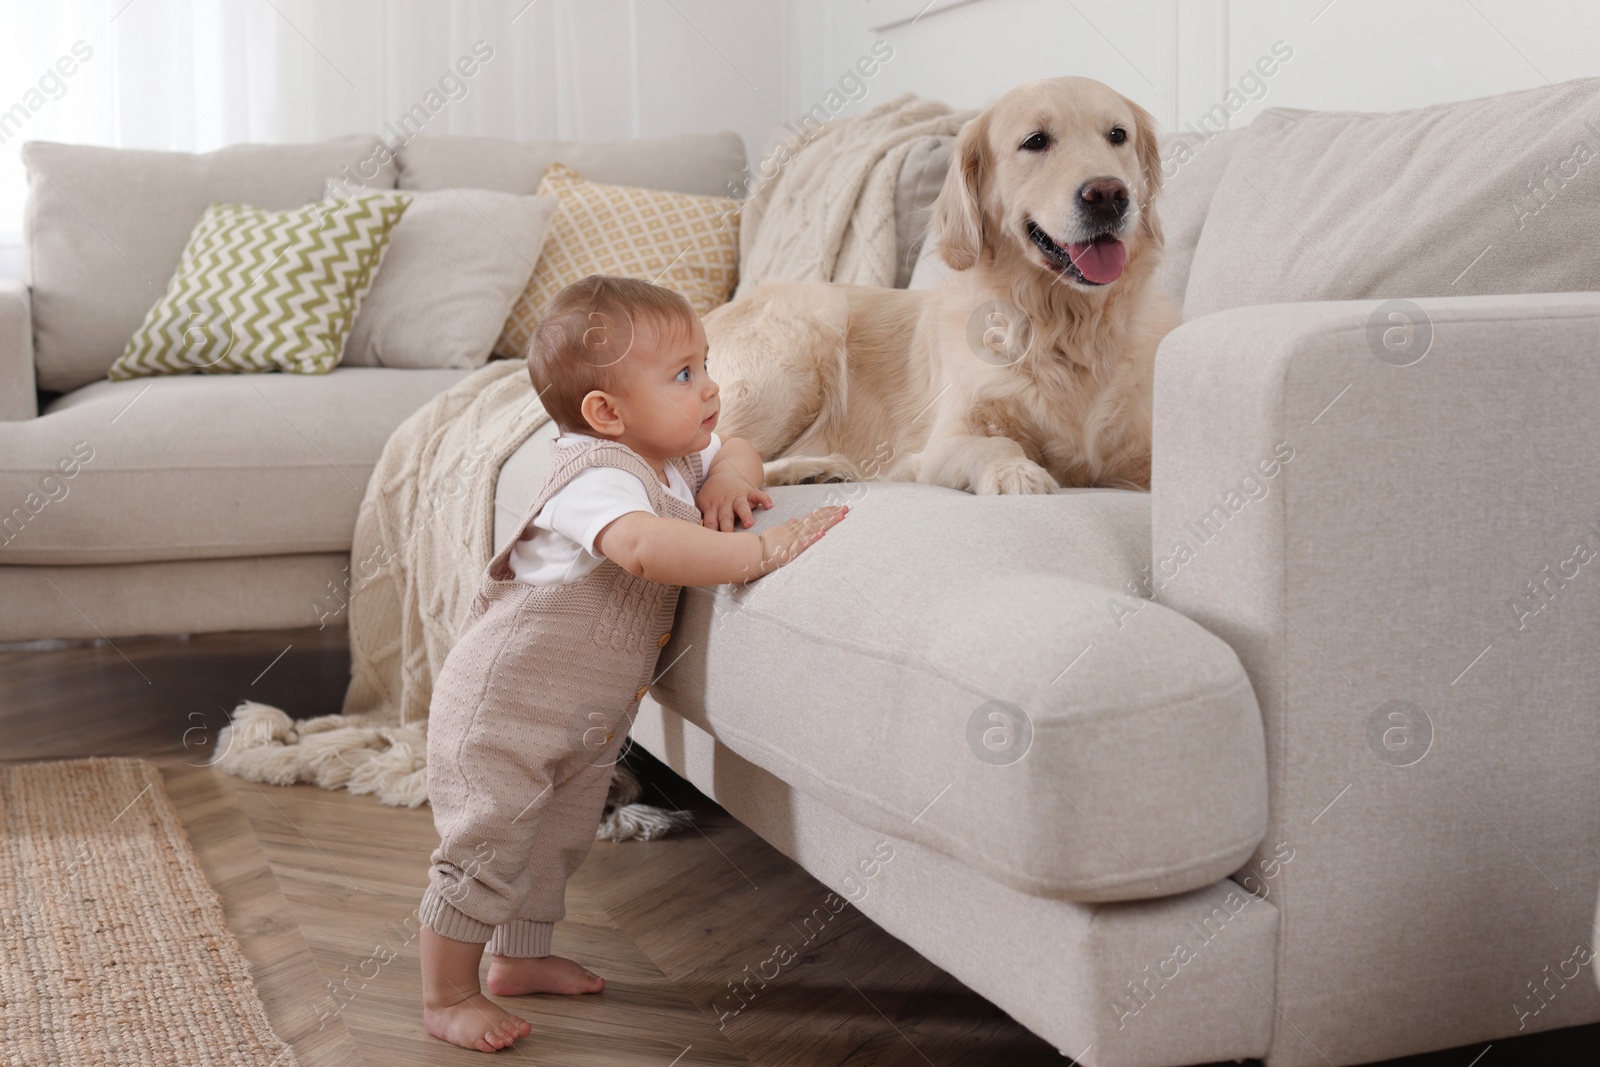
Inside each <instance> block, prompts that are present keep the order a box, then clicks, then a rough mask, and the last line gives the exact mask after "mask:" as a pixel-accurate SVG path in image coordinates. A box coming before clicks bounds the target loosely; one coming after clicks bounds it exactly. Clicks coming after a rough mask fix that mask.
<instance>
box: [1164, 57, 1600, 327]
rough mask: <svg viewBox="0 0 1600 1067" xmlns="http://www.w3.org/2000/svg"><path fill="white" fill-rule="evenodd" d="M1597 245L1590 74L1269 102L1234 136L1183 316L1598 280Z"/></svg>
mask: <svg viewBox="0 0 1600 1067" xmlns="http://www.w3.org/2000/svg"><path fill="white" fill-rule="evenodd" d="M1597 239H1600V78H1581V79H1577V80H1574V81H1567V82H1562V83H1560V84H1557V85H1550V86H1541V87H1539V88H1536V89H1525V90H1522V91H1519V92H1513V93H1504V94H1502V95H1500V96H1491V97H1484V98H1481V99H1476V100H1462V101H1459V102H1455V103H1448V104H1435V105H1433V106H1431V107H1423V108H1415V109H1412V110H1409V111H1396V112H1390V113H1385V114H1369V113H1365V112H1350V111H1301V110H1291V109H1287V108H1270V109H1268V110H1267V111H1264V112H1262V113H1261V115H1260V116H1259V117H1258V118H1257V119H1256V120H1255V121H1254V122H1252V123H1251V124H1250V125H1249V126H1246V127H1245V128H1244V129H1243V130H1241V131H1240V133H1239V136H1238V137H1237V138H1236V143H1235V144H1234V145H1233V153H1232V157H1231V158H1230V159H1229V161H1228V166H1227V170H1226V171H1225V172H1224V173H1223V176H1222V181H1221V183H1220V185H1219V186H1218V187H1217V191H1216V194H1215V195H1214V196H1213V197H1212V199H1211V207H1210V209H1209V211H1208V212H1207V214H1206V220H1205V226H1204V229H1203V230H1202V231H1201V234H1200V240H1199V242H1198V244H1197V245H1196V247H1195V252H1194V261H1193V264H1192V265H1191V267H1190V270H1189V283H1188V288H1187V290H1186V292H1185V295H1184V308H1183V317H1184V319H1185V320H1188V319H1193V318H1196V317H1198V316H1201V315H1208V314H1211V313H1212V312H1216V311H1222V310H1225V309H1228V308H1234V307H1239V306H1242V305H1246V304H1272V303H1282V302H1288V301H1296V300H1345V299H1361V298H1370V297H1382V298H1398V297H1415V296H1446V295H1451V294H1456V293H1460V294H1487V293H1540V292H1569V291H1576V290H1591V289H1600V256H1597V255H1596V254H1595V247H1596V243H1597Z"/></svg>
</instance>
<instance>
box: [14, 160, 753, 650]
mask: <svg viewBox="0 0 1600 1067" xmlns="http://www.w3.org/2000/svg"><path fill="white" fill-rule="evenodd" d="M379 146H380V142H379V141H378V140H377V139H376V138H374V137H359V136H358V137H346V138H340V139H337V140H332V141H327V142H323V143H320V144H309V145H271V146H268V145H240V146H235V147H232V148H227V149H224V150H222V151H220V152H214V153H210V154H207V155H199V156H196V155H188V154H183V153H170V152H143V151H131V150H122V149H102V148H89V147H83V146H74V145H57V144H48V143H32V144H29V145H27V146H25V148H24V154H23V158H24V162H25V163H26V165H27V167H28V171H29V179H30V190H29V203H28V210H27V216H26V222H25V225H26V235H25V242H26V254H27V257H28V263H29V274H30V284H27V285H20V284H15V283H8V284H0V420H3V421H0V604H4V605H5V607H6V610H5V611H3V612H0V641H23V640H30V639H37V638H64V637H96V636H101V637H111V638H115V637H118V636H121V635H125V634H168V633H182V632H207V631H216V630H238V629H258V628H280V627H297V626H308V625H309V626H320V625H324V624H328V623H335V624H338V625H344V619H343V614H342V612H341V611H340V604H341V603H342V601H343V599H345V598H347V597H348V593H346V592H345V591H344V590H345V588H346V586H345V585H344V581H345V572H344V570H343V568H344V567H345V566H346V565H347V564H348V563H349V553H350V542H351V538H352V535H353V532H354V529H355V521H356V511H357V509H358V508H359V506H360V503H361V497H362V493H363V491H364V490H365V488H366V484H367V477H368V475H369V474H370V473H371V472H372V469H373V466H374V464H375V463H376V462H377V459H378V455H379V453H380V452H381V451H382V449H383V444H384V442H385V441H386V440H387V439H388V437H389V434H390V433H391V432H392V431H393V430H394V428H395V427H396V426H398V425H399V424H400V422H401V421H402V420H403V419H405V417H406V416H407V415H409V414H411V413H412V412H413V411H415V410H416V409H417V408H419V407H421V406H422V405H423V404H424V403H426V402H427V401H428V400H429V399H430V398H431V397H433V396H435V395H437V394H439V393H441V392H443V391H444V390H446V389H448V388H449V387H450V386H451V385H452V384H454V383H455V382H457V381H459V380H460V379H461V378H462V377H464V376H465V375H466V374H467V373H469V372H468V371H465V370H452V369H434V370H412V369H398V368H390V367H351V366H341V367H338V368H336V369H335V370H334V371H333V372H332V373H330V374H328V375H325V376H319V377H305V376H300V375H294V374H242V375H186V376H174V377H159V378H148V379H131V380H124V381H110V380H108V379H107V378H106V370H107V368H109V367H110V365H111V363H112V361H113V360H115V359H116V357H117V356H118V355H119V354H120V353H121V351H122V347H123V345H124V344H125V343H126V341H127V339H128V337H129V336H130V335H131V334H132V333H133V331H134V330H135V329H137V328H138V326H139V324H140V322H141V321H142V319H143V317H144V315H145V313H146V312H147V311H148V310H149V308H150V306H151V305H152V304H153V303H155V301H156V299H157V298H158V297H159V296H160V295H161V293H162V292H163V291H164V290H165V287H166V284H167V280H168V279H169V278H170V277H171V275H172V272H173V270H174V269H175V268H176V266H177V263H178V257H179V256H180V254H181V253H182V251H183V247H184V244H185V242H186V241H187V239H188V236H189V232H190V230H191V228H192V227H193V226H194V223H195V221H196V220H198V219H199V217H200V214H201V212H202V211H203V210H204V209H205V206H206V205H207V204H208V203H210V202H211V201H213V200H230V201H237V202H244V203H250V204H255V205H257V206H261V207H266V208H286V207H292V206H295V205H298V204H302V203H306V202H308V201H310V200H314V199H316V198H318V197H320V196H321V195H322V190H323V182H324V179H325V178H326V177H328V176H333V175H340V174H345V173H356V174H360V175H361V176H362V177H366V176H367V175H369V174H372V175H374V176H372V177H370V178H367V182H366V184H367V186H368V187H370V188H393V187H396V186H398V187H399V188H402V189H419V190H420V189H441V188H449V187H450V186H451V185H454V186H456V187H458V188H486V189H498V190H503V191H507V192H516V193H531V192H533V191H534V189H535V188H536V187H537V186H538V183H539V178H540V176H541V175H542V174H543V172H544V169H545V167H546V166H547V165H548V164H549V163H550V161H551V160H554V159H557V158H559V159H561V160H563V161H565V162H567V163H569V164H570V165H572V166H574V167H576V168H578V170H579V171H580V173H582V174H584V175H585V176H586V177H589V178H592V179H593V180H595V181H603V182H612V183H617V184H625V185H646V186H650V187H654V188H663V189H672V190H676V191H680V192H689V193H700V194H705V195H720V196H726V195H728V194H729V192H730V190H737V189H739V188H740V187H741V184H740V183H741V182H742V180H743V175H744V168H745V152H744V144H743V141H742V140H741V139H740V138H739V136H738V135H737V134H734V133H721V134H714V135H695V136H679V137H668V138H659V139H650V140H637V141H619V142H606V143H591V144H573V143H559V142H542V143H535V144H522V143H516V142H509V141H498V140H493V139H486V138H472V137H418V138H416V139H415V140H413V141H411V142H410V143H409V144H406V145H405V146H403V147H401V148H400V150H399V152H398V155H397V156H396V158H394V159H393V160H389V159H387V158H386V154H385V153H380V151H379ZM380 161H381V163H382V165H381V166H380V165H378V164H379V162H380ZM347 168H348V169H347ZM36 390H37V391H36ZM41 399H42V404H41V403H40V401H41Z"/></svg>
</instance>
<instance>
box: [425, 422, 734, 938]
mask: <svg viewBox="0 0 1600 1067" xmlns="http://www.w3.org/2000/svg"><path fill="white" fill-rule="evenodd" d="M551 451H552V452H553V454H554V456H553V461H552V469H551V471H550V473H549V475H548V476H547V477H546V478H545V481H544V485H543V486H542V487H541V488H540V490H539V492H538V493H537V494H535V496H534V498H533V503H532V504H530V505H529V507H528V512H527V514H526V515H525V516H524V517H523V520H522V528H521V531H520V532H519V533H518V535H517V537H516V538H515V539H513V540H512V541H508V542H507V543H506V545H505V547H504V548H502V549H501V550H500V551H499V553H498V554H497V555H496V556H495V557H494V559H493V560H491V561H490V563H489V567H488V570H487V571H485V573H484V576H483V579H482V581H481V583H480V585H479V587H478V594H477V596H476V598H475V599H474V600H473V603H472V606H471V607H470V608H469V609H468V612H467V617H466V620H465V622H464V623H463V624H462V627H461V633H460V636H459V637H458V638H457V641H456V644H455V646H454V647H452V648H451V650H450V652H449V654H448V655H447V656H446V657H445V661H444V665H443V666H442V667H441V668H440V670H439V676H438V678H437V679H436V680H435V681H434V688H433V699H432V703H431V704H430V706H429V710H428V799H429V802H430V803H431V804H432V805H433V822H434V826H435V827H436V828H437V829H438V831H439V838H440V842H439V847H438V848H437V849H436V850H435V851H434V853H433V860H432V863H433V866H432V868H431V870H430V872H429V881H428V888H427V890H426V892H425V893H424V894H423V897H422V906H421V908H419V909H418V917H419V919H420V920H421V922H422V924H423V925H424V926H427V927H429V928H430V929H432V930H434V931H435V932H437V933H439V934H442V935H443V936H445V937H448V938H452V939H453V940H456V941H473V942H480V943H481V942H484V941H487V942H489V951H490V952H492V953H495V954H496V955H501V956H548V955H549V954H550V935H551V932H552V930H553V929H554V926H555V923H556V922H557V921H558V920H560V919H562V918H564V917H565V915H566V902H565V898H566V884H567V879H568V878H569V877H570V876H571V875H572V872H573V871H575V870H577V869H578V865H579V864H581V863H582V862H583V860H584V857H585V856H587V855H588V854H589V848H590V846H592V845H593V844H594V836H595V830H596V829H597V828H598V826H599V823H600V814H601V811H602V810H603V808H604V806H605V798H606V792H607V790H608V788H609V787H610V784H611V776H612V773H613V770H614V767H615V764H616V761H617V759H618V754H619V753H620V751H621V748H622V743H623V741H624V740H625V739H626V737H627V734H628V729H629V727H631V726H632V725H633V716H634V713H635V712H636V711H637V710H638V706H639V701H640V700H642V699H643V698H644V694H645V692H646V691H647V690H648V688H649V683H650V682H651V680H652V679H653V678H654V675H655V667H656V658H657V657H658V656H659V655H660V652H661V648H662V646H663V645H665V644H666V643H667V639H668V638H669V637H670V633H669V631H670V630H671V628H672V620H673V612H674V611H675V610H676V608H677V603H678V588H679V587H678V586H675V585H662V584H661V583H659V582H652V581H647V580H646V579H643V578H636V577H634V576H633V575H631V574H629V573H628V572H627V571H625V570H623V569H622V568H621V567H619V566H618V565H617V564H616V563H615V562H613V561H612V560H610V559H602V560H601V562H600V564H599V566H597V567H595V569H594V570H593V571H591V572H590V573H589V574H588V575H586V576H585V577H584V578H582V579H581V580H579V581H576V582H569V583H567V584H565V585H542V586H535V585H529V584H528V583H526V582H519V581H517V580H516V578H515V575H514V574H513V572H512V569H511V564H510V555H511V547H512V545H513V544H514V543H515V542H516V541H520V540H526V539H528V538H530V537H532V536H533V533H534V530H533V526H532V523H533V519H534V516H536V515H537V514H538V513H539V509H540V508H542V507H544V504H545V501H547V500H549V499H550V497H551V496H553V495H554V494H555V492H556V491H557V490H559V489H560V488H562V487H563V486H564V485H566V484H567V483H568V482H569V481H571V480H572V479H573V478H574V477H575V476H577V475H578V474H579V473H580V472H582V471H585V470H588V469H589V468H590V467H617V468H620V469H622V470H625V471H628V472H629V473H631V474H635V475H637V476H638V477H639V479H640V480H641V481H642V482H643V483H644V485H645V487H646V491H647V492H648V493H649V495H650V506H651V507H652V508H654V509H655V512H656V514H657V515H664V516H668V517H671V518H677V519H683V520H685V521H687V522H693V523H699V521H700V512H699V509H697V508H696V507H694V505H692V504H686V503H684V502H683V501H682V500H681V499H679V498H678V497H676V496H674V495H673V494H672V493H669V492H668V491H667V487H666V486H665V485H663V484H661V479H660V478H659V477H658V476H657V475H656V473H655V471H653V470H651V469H650V465H649V464H648V463H646V462H645V461H644V459H643V458H642V457H641V456H640V455H639V454H638V453H637V452H635V451H633V449H631V448H629V447H628V446H626V445H624V444H621V443H619V442H616V441H571V442H566V443H563V444H558V443H556V442H554V441H552V442H551ZM671 462H672V463H673V465H674V466H676V467H677V468H678V471H679V473H681V474H682V475H683V476H684V479H685V481H686V482H687V483H688V484H689V486H690V488H691V489H692V490H694V491H695V492H698V491H699V488H700V482H701V479H702V472H701V470H700V455H699V453H692V454H690V455H688V456H684V457H681V458H678V459H674V460H672V461H671Z"/></svg>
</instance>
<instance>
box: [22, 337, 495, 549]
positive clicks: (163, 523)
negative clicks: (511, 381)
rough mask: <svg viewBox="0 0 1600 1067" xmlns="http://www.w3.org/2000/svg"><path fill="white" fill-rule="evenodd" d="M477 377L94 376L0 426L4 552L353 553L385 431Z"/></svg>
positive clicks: (396, 373)
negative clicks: (34, 413)
mask: <svg viewBox="0 0 1600 1067" xmlns="http://www.w3.org/2000/svg"><path fill="white" fill-rule="evenodd" d="M469 373H471V372H470V371H465V370H454V369H449V370H401V369H394V368H386V367H340V368H337V369H335V370H333V371H332V372H331V373H329V374H325V375H318V376H315V377H307V376H304V375H299V374H239V375H210V374H207V375H201V374H186V375H175V376H171V377H159V378H147V379H132V380H127V381H117V382H113V381H108V380H102V381H98V382H95V383H94V384H93V385H87V386H84V387H83V388H81V389H78V390H75V391H73V392H71V393H68V394H66V395H65V396H62V397H59V398H57V399H56V400H55V401H54V402H52V403H51V404H49V405H48V406H47V407H46V408H45V410H44V413H43V414H42V415H41V416H40V417H39V418H37V419H32V420H29V421H26V422H8V423H0V455H3V456H5V457H6V463H5V468H4V470H0V502H3V506H4V507H5V508H6V510H5V511H4V512H3V513H0V564H66V563H130V562H147V561H153V560H178V559H210V558H226V557H239V556H264V555H285V554H290V553H314V552H339V551H343V552H348V551H349V550H350V542H351V538H352V537H353V535H354V533H355V523H356V511H357V509H358V508H359V507H360V505H361V498H362V496H363V494H364V493H365V491H366V487H367V478H368V476H369V475H370V474H371V473H372V468H373V466H374V465H375V464H376V463H377V461H378V456H379V454H380V453H381V452H382V451H383V446H384V442H385V441H387V440H388V439H389V435H390V434H391V433H392V432H393V431H394V429H395V428H396V427H397V426H399V425H400V423H401V422H402V421H404V420H405V418H406V416H407V415H410V414H411V413H412V412H414V411H416V410H417V409H418V408H419V407H421V406H422V405H423V404H425V403H426V402H427V401H428V400H429V399H430V398H432V397H434V396H436V395H438V394H439V393H442V392H444V391H445V390H446V389H448V388H450V386H452V385H454V384H455V383H456V382H457V381H459V380H461V378H463V377H465V376H466V375H467V374H469ZM69 472H70V473H69Z"/></svg>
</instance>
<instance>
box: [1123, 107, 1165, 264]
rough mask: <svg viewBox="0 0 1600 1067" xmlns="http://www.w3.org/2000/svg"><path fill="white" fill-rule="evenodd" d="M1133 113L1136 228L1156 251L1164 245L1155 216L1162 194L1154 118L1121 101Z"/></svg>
mask: <svg viewBox="0 0 1600 1067" xmlns="http://www.w3.org/2000/svg"><path fill="white" fill-rule="evenodd" d="M1122 99H1123V100H1124V101H1125V102H1126V103H1127V105H1128V108H1129V109H1130V110H1131V111H1132V112H1133V123H1134V125H1135V126H1136V127H1138V129H1136V130H1135V131H1134V152H1135V153H1136V154H1137V155H1138V157H1139V190H1138V195H1139V225H1140V226H1142V227H1143V228H1144V231H1145V235H1146V236H1147V237H1149V238H1150V240H1151V241H1152V242H1153V243H1154V244H1155V245H1156V246H1157V247H1159V246H1160V245H1161V244H1162V243H1163V237H1162V233H1161V220H1160V219H1159V218H1158V217H1157V216H1156V208H1155V203H1156V194H1158V193H1160V192H1161V142H1160V140H1159V139H1158V138H1157V137H1156V117H1155V116H1154V115H1152V114H1150V112H1148V111H1146V110H1145V109H1144V108H1142V107H1140V106H1139V105H1138V104H1136V103H1134V102H1133V101H1132V100H1129V99H1128V98H1127V97H1123V98H1122Z"/></svg>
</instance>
